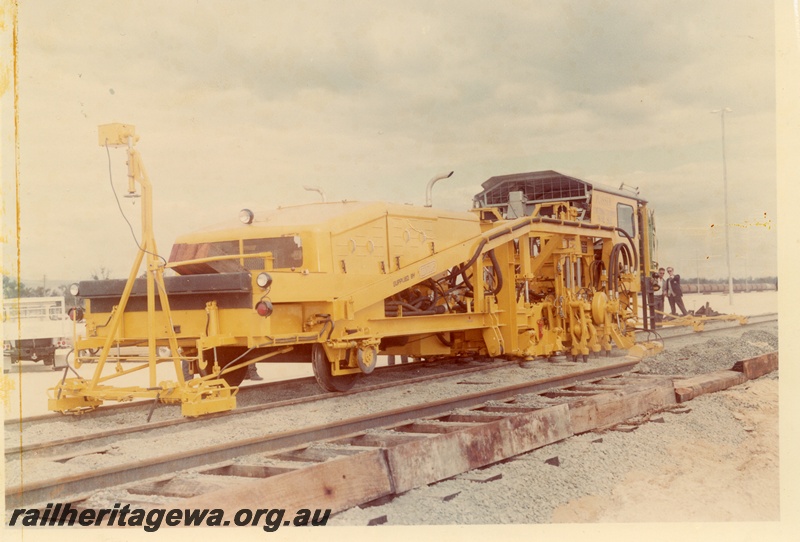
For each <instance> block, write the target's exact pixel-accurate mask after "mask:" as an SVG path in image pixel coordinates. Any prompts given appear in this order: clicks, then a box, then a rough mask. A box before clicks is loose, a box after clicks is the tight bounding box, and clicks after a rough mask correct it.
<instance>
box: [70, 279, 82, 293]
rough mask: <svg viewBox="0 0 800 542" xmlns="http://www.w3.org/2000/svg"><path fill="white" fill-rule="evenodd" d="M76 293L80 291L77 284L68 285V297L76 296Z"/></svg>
mask: <svg viewBox="0 0 800 542" xmlns="http://www.w3.org/2000/svg"><path fill="white" fill-rule="evenodd" d="M78 292H80V289H79V288H78V283H77V282H75V283H72V284H70V285H69V295H71V296H77V295H78Z"/></svg>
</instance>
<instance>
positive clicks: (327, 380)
mask: <svg viewBox="0 0 800 542" xmlns="http://www.w3.org/2000/svg"><path fill="white" fill-rule="evenodd" d="M311 367H312V369H313V370H314V378H315V379H316V380H317V384H319V387H320V388H322V389H323V390H325V391H334V392H336V391H339V392H341V391H347V390H349V389H350V388H352V387H353V384H355V383H356V380H357V379H358V373H354V374H349V375H342V376H333V375H332V374H331V363H330V362H329V361H328V356H327V355H325V349H324V348H322V345H321V344H319V343H317V344H314V345H313V346H312V347H311Z"/></svg>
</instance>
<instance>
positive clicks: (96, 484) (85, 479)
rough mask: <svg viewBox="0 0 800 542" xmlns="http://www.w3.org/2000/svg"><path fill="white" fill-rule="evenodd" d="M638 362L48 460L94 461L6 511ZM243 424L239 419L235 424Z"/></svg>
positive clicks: (30, 491) (26, 491) (21, 492)
mask: <svg viewBox="0 0 800 542" xmlns="http://www.w3.org/2000/svg"><path fill="white" fill-rule="evenodd" d="M636 363H637V361H636V360H634V359H630V358H626V359H625V360H624V361H621V362H617V363H612V364H609V365H604V366H601V367H594V368H591V369H586V370H583V371H579V372H575V371H574V370H573V371H571V372H568V373H566V374H561V375H559V376H552V377H548V378H540V379H535V380H532V381H527V382H524V383H519V384H514V385H509V386H502V387H492V388H491V389H489V390H483V391H478V392H474V393H468V394H463V395H458V396H455V397H448V398H445V399H441V400H437V401H428V402H425V403H421V404H414V405H411V406H406V407H401V408H394V409H391V410H383V409H380V410H379V411H377V412H373V413H370V414H365V415H363V416H356V417H352V418H347V419H344V420H341V419H340V420H338V421H334V422H330V423H323V424H318V425H314V426H312V427H305V428H299V429H293V430H288V431H280V432H275V433H271V434H262V435H259V436H255V437H248V438H240V439H227V440H226V441H225V442H221V443H218V444H213V445H207V446H199V447H196V448H194V449H191V450H185V451H181V452H175V453H167V454H161V455H156V456H153V457H150V458H147V459H142V458H134V459H130V460H125V461H122V462H120V463H119V464H116V465H112V466H109V467H105V468H103V467H100V468H97V467H94V465H95V464H96V463H95V461H94V459H96V457H97V456H99V455H104V454H108V453H110V450H109V449H107V448H103V447H97V448H95V449H92V450H84V453H82V454H81V453H79V454H76V455H73V456H72V457H67V456H66V455H65V456H58V457H55V458H50V460H54V461H56V462H58V463H62V464H66V463H68V462H69V461H70V460H72V459H75V458H81V457H83V458H88V459H91V460H90V461H86V464H87V466H88V468H85V469H84V470H82V471H80V472H74V473H70V474H67V475H64V476H54V477H50V478H47V479H42V480H37V481H34V482H24V483H22V484H18V485H14V486H10V487H7V488H6V506H7V508H13V507H20V506H28V505H30V504H33V503H39V502H45V501H53V500H54V499H55V500H61V501H64V500H68V499H69V498H76V497H75V496H76V495H84V496H85V494H86V493H87V492H95V491H97V490H100V489H104V488H110V487H115V486H119V485H122V484H126V483H131V482H138V481H141V480H143V479H147V478H152V477H159V476H170V477H171V476H173V475H174V474H175V473H176V472H182V471H184V470H186V469H189V468H198V467H204V466H208V465H212V464H215V463H220V462H230V461H234V460H235V459H236V458H240V457H243V456H248V455H252V454H264V453H269V452H276V451H279V450H285V449H289V448H293V447H308V445H309V443H312V442H315V441H324V440H329V439H333V438H343V437H346V436H347V435H351V434H354V433H358V432H364V431H368V430H371V429H375V428H379V427H386V426H391V425H393V424H398V423H403V422H412V421H413V420H415V419H419V418H424V417H430V416H440V415H445V414H447V413H448V412H451V411H453V410H454V409H461V408H470V407H475V406H476V405H480V404H484V403H486V402H487V401H503V400H505V401H508V400H509V399H511V400H513V398H514V397H515V396H517V395H521V394H531V393H541V392H546V391H547V390H552V389H553V388H563V387H569V386H575V385H576V384H579V383H587V382H591V381H595V380H602V379H605V378H609V377H613V376H618V375H620V374H622V373H625V372H628V371H630V370H631V369H632V368H633V367H635V365H636ZM588 385H591V384H588ZM489 408H491V407H489ZM239 419H240V418H237V420H239ZM92 456H95V457H92Z"/></svg>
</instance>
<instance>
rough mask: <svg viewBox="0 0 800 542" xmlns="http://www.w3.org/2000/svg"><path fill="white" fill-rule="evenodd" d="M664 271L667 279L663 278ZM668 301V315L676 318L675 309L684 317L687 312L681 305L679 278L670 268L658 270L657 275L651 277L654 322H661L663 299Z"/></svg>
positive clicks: (681, 296) (681, 295) (681, 293)
mask: <svg viewBox="0 0 800 542" xmlns="http://www.w3.org/2000/svg"><path fill="white" fill-rule="evenodd" d="M665 271H666V274H667V275H668V276H667V277H665V276H664V274H665ZM665 297H666V298H667V299H668V300H669V309H670V314H672V315H673V316H677V315H678V313H677V312H676V311H675V308H676V307H677V308H678V309H680V311H681V315H682V316H686V315H687V314H688V311H687V310H686V307H685V306H684V305H683V292H682V291H681V276H680V275H676V274H675V270H674V269H673V268H672V267H667V269H666V270H665V269H664V268H663V267H661V268H659V270H658V274H657V275H656V276H654V277H653V300H654V302H653V308H655V312H654V315H655V321H656V322H661V321H662V320H663V318H664V298H665Z"/></svg>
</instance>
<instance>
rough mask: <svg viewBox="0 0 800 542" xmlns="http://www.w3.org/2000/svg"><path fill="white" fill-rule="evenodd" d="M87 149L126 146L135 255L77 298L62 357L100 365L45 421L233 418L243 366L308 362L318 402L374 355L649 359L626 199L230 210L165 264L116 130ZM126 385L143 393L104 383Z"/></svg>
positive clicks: (565, 195)
mask: <svg viewBox="0 0 800 542" xmlns="http://www.w3.org/2000/svg"><path fill="white" fill-rule="evenodd" d="M100 140H101V143H102V144H103V145H105V144H106V141H107V142H108V145H126V146H127V152H128V161H129V179H130V182H129V185H130V188H129V190H130V191H131V192H133V191H134V190H135V185H136V184H138V185H139V186H140V187H141V189H142V196H143V205H142V213H143V216H142V224H143V226H142V228H143V232H142V239H143V241H142V247H141V249H140V251H139V253H138V256H137V258H136V261H135V262H134V266H133V269H132V270H131V274H130V276H129V278H128V280H127V281H86V282H82V283H80V293H79V296H81V298H82V299H83V300H84V303H85V314H86V336H85V337H80V338H78V339H77V346H76V351H78V352H82V353H83V352H86V351H90V350H92V349H98V348H99V349H101V351H100V355H99V357H97V358H96V359H97V361H98V364H97V367H96V369H95V371H94V375H93V376H92V377H91V378H87V379H83V378H67V379H64V380H63V381H62V382H61V383H60V384H59V385H57V386H56V387H55V388H53V390H52V394H51V395H52V397H51V399H50V408H51V409H53V410H60V411H76V410H81V409H86V408H92V407H94V406H96V405H97V404H99V402H102V401H104V400H129V399H132V398H136V397H152V398H154V399H158V400H160V401H164V402H179V403H181V404H182V405H183V413H184V414H185V415H189V416H195V415H200V414H203V413H207V412H215V411H218V410H222V409H226V408H233V406H234V405H235V391H236V387H237V386H238V385H239V384H240V383H241V381H242V379H243V378H244V376H245V372H246V370H247V366H248V365H250V364H253V363H256V362H259V361H269V362H310V363H311V364H312V367H313V370H314V374H315V376H316V378H317V380H318V382H319V383H320V385H321V386H322V387H323V388H325V389H326V390H329V391H343V390H346V389H348V388H349V387H350V386H352V384H353V382H354V380H355V379H356V378H357V377H358V376H359V375H362V374H369V373H371V372H372V370H373V369H374V367H375V364H376V360H377V356H378V355H379V354H388V355H400V356H406V357H409V358H412V359H413V360H415V361H426V360H433V359H438V358H442V357H446V358H453V357H473V356H484V357H503V358H508V359H519V360H520V361H530V360H534V359H537V358H539V359H547V358H549V357H551V356H553V355H555V354H559V353H563V354H567V355H569V356H571V357H572V359H573V360H575V361H577V360H579V359H583V360H584V361H586V359H587V358H588V356H589V355H592V354H598V353H600V352H604V353H606V354H607V353H609V352H610V350H611V349H612V348H613V347H614V346H616V347H618V348H621V349H625V350H628V351H629V352H631V353H635V354H637V355H643V354H644V353H646V352H648V351H652V347H651V346H649V345H644V346H641V345H639V346H637V345H635V342H634V331H635V329H636V328H637V326H640V325H641V323H642V318H641V316H640V309H641V306H640V299H639V294H640V293H641V292H642V290H643V289H644V290H646V289H647V284H649V277H650V273H651V262H652V261H653V260H654V256H655V255H654V254H652V251H653V250H654V247H655V242H654V240H653V239H652V238H651V236H652V232H653V228H652V227H651V221H652V213H651V212H649V210H648V209H647V202H646V201H644V200H643V199H641V198H639V197H638V195H632V194H627V193H623V192H619V191H614V190H609V189H606V188H602V187H599V186H596V185H593V184H592V183H588V182H585V181H581V180H579V179H574V178H572V177H567V176H564V175H561V174H559V173H556V172H536V173H530V174H519V175H511V176H503V177H493V178H492V179H489V180H488V181H487V182H486V183H484V187H485V190H484V191H483V192H481V193H480V194H478V195H477V196H476V197H475V201H474V208H473V209H472V210H471V211H466V212H449V211H442V210H436V209H433V208H430V207H423V208H420V207H414V206H409V205H394V204H389V203H380V202H378V203H369V202H351V201H343V202H321V203H313V204H308V205H298V206H291V207H282V208H278V209H276V210H273V211H270V212H264V213H261V212H257V213H252V212H250V211H246V212H244V213H243V215H242V217H243V220H236V219H235V218H234V219H232V220H230V221H228V222H225V223H223V224H220V225H217V226H215V227H212V228H208V229H205V230H202V231H197V232H193V233H190V234H186V235H184V236H182V237H179V238H178V239H177V240H176V242H175V244H174V246H173V247H172V251H171V254H170V257H169V262H168V263H166V262H164V261H162V260H161V259H160V258H159V257H158V256H157V251H156V247H155V241H154V238H153V232H152V216H151V212H152V211H151V209H152V201H151V191H150V184H149V181H148V180H147V176H146V174H145V173H144V168H143V167H142V165H141V160H140V158H139V155H138V153H137V152H136V150H135V149H134V146H133V143H134V142H135V133H134V130H133V127H131V126H129V125H110V126H106V127H101V133H100ZM143 260H145V261H146V278H145V279H144V280H143V279H137V278H136V277H137V275H138V272H139V267H140V265H141V263H142V261H143ZM167 269H171V270H173V271H174V272H175V273H177V275H176V276H171V277H166V278H165V277H164V271H165V270H167ZM645 293H646V292H645ZM645 298H646V297H645ZM647 314H648V312H647V310H646V309H645V311H644V316H645V320H646V319H647ZM134 347H140V348H144V347H146V348H147V355H146V356H143V357H142V360H141V361H142V363H140V364H139V365H135V366H133V367H131V368H123V365H122V364H121V363H120V361H119V359H118V358H119V357H122V355H121V354H119V355H117V356H116V358H117V360H116V361H117V372H116V373H115V374H112V375H109V376H102V369H103V366H104V364H105V363H106V362H107V361H108V360H109V359H112V358H114V357H115V356H113V355H112V351H113V350H114V349H116V351H121V350H123V349H131V348H134ZM162 348H163V349H166V350H168V352H166V350H165V353H162V354H160V353H159V352H160V349H162ZM124 357H126V358H127V359H131V356H130V354H127V355H125V356H124ZM88 359H89V358H88V357H87V356H85V355H80V356H78V358H77V360H76V365H79V364H80V363H81V361H86V360H88ZM158 363H170V364H172V366H173V367H174V369H175V374H176V378H175V381H170V382H166V383H165V382H162V383H157V382H156V381H155V368H156V365H157V364H158ZM126 365H127V364H126ZM140 369H141V370H144V369H148V371H149V376H150V382H149V385H148V386H147V387H142V388H138V387H137V388H114V387H111V386H108V385H106V384H105V383H106V382H108V381H109V380H112V379H114V378H116V377H118V376H120V375H123V374H128V373H131V372H134V371H137V370H140ZM184 374H186V378H184ZM193 375H198V376H197V377H194V378H191V377H192V376H193Z"/></svg>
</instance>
